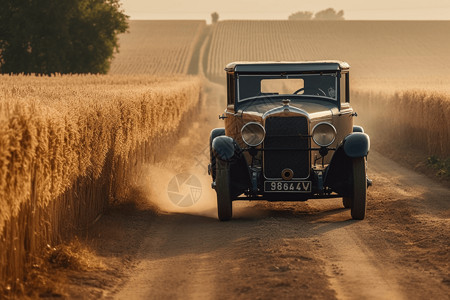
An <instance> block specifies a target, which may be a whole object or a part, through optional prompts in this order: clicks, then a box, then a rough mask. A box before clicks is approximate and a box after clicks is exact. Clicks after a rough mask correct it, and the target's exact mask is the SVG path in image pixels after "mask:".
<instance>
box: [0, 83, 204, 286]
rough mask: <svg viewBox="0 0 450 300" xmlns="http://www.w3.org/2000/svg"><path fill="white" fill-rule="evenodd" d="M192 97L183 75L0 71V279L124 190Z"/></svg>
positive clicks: (173, 131) (193, 88)
mask: <svg viewBox="0 0 450 300" xmlns="http://www.w3.org/2000/svg"><path fill="white" fill-rule="evenodd" d="M200 95H201V81H200V80H199V79H198V78H196V77H186V76H184V77H179V76H178V77H177V76H171V77H153V76H131V75H129V76H118V75H109V76H96V75H84V76H82V75H79V76H77V75H73V76H53V77H37V76H1V77H0V96H1V101H0V266H1V269H0V274H1V278H2V280H1V281H3V280H4V279H5V278H21V277H22V276H23V273H22V272H23V270H24V268H23V267H24V265H25V263H26V262H27V261H29V259H30V257H36V256H39V253H40V252H41V251H42V249H43V247H44V245H46V244H50V245H53V244H54V243H58V242H60V241H61V238H62V237H64V236H67V234H68V233H70V232H73V231H74V228H84V227H86V226H88V225H89V224H90V223H91V222H92V221H93V220H94V219H95V218H96V217H97V216H98V215H99V214H100V213H101V212H102V210H103V209H104V208H105V207H106V206H107V205H108V204H111V203H112V202H117V201H120V199H121V198H123V197H126V191H127V186H129V180H130V178H131V177H130V175H131V173H133V169H134V168H135V167H136V166H139V165H142V164H143V163H144V162H146V161H148V160H151V159H152V157H153V158H154V157H155V156H156V155H158V151H159V147H160V145H161V144H162V143H164V141H165V140H167V138H170V137H174V136H176V135H177V132H178V129H179V128H180V126H181V124H182V121H183V119H184V118H185V116H186V114H187V113H188V112H189V111H190V110H191V109H193V108H195V106H196V104H197V103H198V101H199V98H200ZM13 282H14V280H13Z"/></svg>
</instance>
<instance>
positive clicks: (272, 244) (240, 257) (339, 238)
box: [103, 85, 450, 299]
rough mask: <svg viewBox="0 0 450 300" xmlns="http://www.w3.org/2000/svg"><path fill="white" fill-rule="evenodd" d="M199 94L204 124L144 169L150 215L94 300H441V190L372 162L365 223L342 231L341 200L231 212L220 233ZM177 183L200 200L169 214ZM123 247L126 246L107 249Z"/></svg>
mask: <svg viewBox="0 0 450 300" xmlns="http://www.w3.org/2000/svg"><path fill="white" fill-rule="evenodd" d="M207 92H208V95H209V98H208V101H209V102H207V103H206V105H207V107H208V109H207V110H208V111H209V112H210V114H209V115H202V118H203V119H199V120H197V122H198V123H196V124H194V128H193V129H192V130H190V131H189V133H188V134H187V136H188V137H186V138H184V139H181V140H180V143H179V144H178V145H177V146H175V147H174V149H172V151H171V152H170V154H169V156H168V158H167V160H166V161H165V162H161V163H160V164H158V165H154V166H149V171H148V178H144V180H143V185H142V190H141V194H142V195H144V197H146V199H147V200H149V201H152V202H153V205H156V206H158V207H159V209H160V210H159V213H157V214H151V215H149V216H148V219H147V218H141V219H140V221H138V223H133V224H134V225H130V226H137V227H139V228H140V231H139V232H140V233H139V234H138V235H137V236H131V235H130V239H131V240H132V241H133V240H134V241H136V240H137V239H138V240H140V241H141V243H140V245H139V247H138V248H137V249H135V254H134V256H133V258H132V260H133V261H134V262H135V264H133V266H132V267H131V268H130V270H127V271H125V274H126V280H124V281H123V284H122V285H121V286H119V287H111V288H110V289H109V290H107V291H106V293H104V294H103V296H106V297H107V298H109V297H112V298H115V299H179V298H183V299H205V298H206V299H212V298H218V299H225V298H251V299H253V298H256V299H258V298H261V299H269V298H275V297H277V298H296V299H298V298H308V299H309V298H319V299H323V298H326V299H330V298H338V299H425V298H428V299H431V298H433V299H448V297H449V295H450V287H449V285H450V277H449V271H450V269H449V261H450V257H449V236H450V234H449V233H450V231H449V228H450V221H449V220H450V218H449V217H450V209H449V208H450V198H449V197H450V196H449V195H450V190H449V189H448V188H446V187H443V186H441V185H438V184H436V183H434V182H433V181H431V180H429V179H427V178H425V177H423V176H422V175H419V174H416V173H414V172H412V171H410V170H408V169H405V168H403V167H401V166H399V165H398V164H397V163H395V162H393V161H391V160H389V159H386V158H384V157H383V155H382V154H381V153H378V152H375V151H372V152H371V153H370V155H369V176H370V177H371V178H372V179H373V181H374V186H373V187H371V188H370V189H369V195H368V197H369V198H368V211H367V218H366V220H364V221H353V220H351V218H350V211H349V210H348V209H344V208H343V206H342V203H341V201H340V199H331V200H310V201H308V202H304V203H268V202H236V203H235V206H234V212H235V213H234V219H233V220H232V221H231V222H223V223H221V222H218V221H217V218H216V208H215V194H214V193H213V192H212V191H211V190H210V187H209V184H210V181H209V178H208V176H207V174H206V171H205V169H204V167H205V165H206V164H207V162H208V159H207V155H206V154H207V152H206V151H205V149H203V148H204V147H203V146H204V145H205V142H204V141H205V138H207V134H208V132H209V130H210V128H211V126H210V125H214V124H217V122H218V121H215V119H216V118H217V115H218V114H219V113H220V110H221V109H220V108H219V106H216V105H215V103H216V100H217V99H216V98H221V97H223V90H221V89H220V87H217V86H215V85H210V86H209V87H208V90H207ZM208 103H209V104H208ZM216 109H217V111H216ZM219 124H220V123H219ZM205 135H206V136H205ZM192 141H196V142H195V143H193V142H192ZM196 143H197V144H196ZM199 145H202V146H199ZM180 153H183V154H182V155H180ZM188 157H190V159H188ZM193 157H194V158H195V159H192V158H193ZM169 170H170V171H169ZM183 172H184V173H185V174H187V173H189V174H191V175H194V176H195V177H196V178H198V179H199V181H200V183H201V184H200V185H201V196H199V197H198V199H197V201H193V202H192V203H191V204H190V205H188V207H179V206H177V205H176V204H175V202H174V201H173V199H172V198H171V197H170V193H168V190H169V192H170V188H169V187H168V182H170V180H171V178H173V176H175V175H176V174H179V173H183ZM155 178H156V179H155ZM179 192H180V193H183V192H182V190H180V191H179ZM194 200H195V199H194ZM194 202H195V203H194ZM144 207H145V205H144ZM144 211H145V208H144ZM139 222H140V223H139ZM127 224H128V223H127ZM129 243H130V240H129V239H126V238H125V239H122V240H121V242H117V243H115V244H114V247H115V248H116V249H117V248H118V249H120V248H124V247H129ZM125 244H126V245H128V246H125ZM122 271H123V270H122Z"/></svg>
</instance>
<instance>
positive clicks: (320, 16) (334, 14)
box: [288, 8, 345, 20]
mask: <svg viewBox="0 0 450 300" xmlns="http://www.w3.org/2000/svg"><path fill="white" fill-rule="evenodd" d="M288 19H289V20H345V19H344V11H343V10H340V11H335V10H334V9H333V8H327V9H324V10H321V11H319V12H317V13H315V14H314V13H313V12H311V11H298V12H296V13H293V14H291V15H290V16H289V17H288Z"/></svg>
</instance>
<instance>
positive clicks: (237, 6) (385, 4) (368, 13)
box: [121, 0, 450, 22]
mask: <svg viewBox="0 0 450 300" xmlns="http://www.w3.org/2000/svg"><path fill="white" fill-rule="evenodd" d="M121 2H122V4H123V8H124V10H125V12H126V14H128V15H129V16H130V17H131V19H160V20H161V19H206V20H208V22H209V21H210V19H211V17H210V15H211V13H212V12H215V11H216V12H217V13H218V14H219V16H220V19H221V20H224V19H287V17H288V16H289V15H290V14H292V13H294V12H297V11H311V12H317V11H320V10H323V9H326V8H329V7H332V8H334V9H335V10H341V9H342V10H344V12H345V14H344V17H345V19H347V20H449V19H450V1H449V0H429V1H419V0H396V1H392V0H378V1H360V0H342V1H334V0H318V1H298V0H281V1H272V0H245V1H241V0H228V1H218V0H195V1H185V0H165V1H148V0H122V1H121Z"/></svg>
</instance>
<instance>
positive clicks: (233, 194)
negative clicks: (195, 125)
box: [208, 61, 371, 221]
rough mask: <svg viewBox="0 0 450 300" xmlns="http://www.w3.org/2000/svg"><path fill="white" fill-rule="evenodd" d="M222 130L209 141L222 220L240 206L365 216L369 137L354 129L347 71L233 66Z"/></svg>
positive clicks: (336, 64) (297, 65)
mask: <svg viewBox="0 0 450 300" xmlns="http://www.w3.org/2000/svg"><path fill="white" fill-rule="evenodd" d="M225 71H226V73H227V97H228V98H227V107H226V110H225V113H224V114H222V116H219V118H221V119H223V120H224V121H225V127H224V128H216V129H213V130H212V132H211V136H210V154H211V157H210V159H211V162H210V165H209V168H208V169H209V173H210V175H211V176H212V181H213V182H212V188H213V189H215V190H216V193H217V210H218V217H219V220H221V221H225V220H229V219H231V218H232V207H233V206H232V203H233V201H235V200H269V201H305V200H308V199H314V198H317V199H322V198H342V199H343V200H342V201H343V205H344V207H345V208H350V209H351V216H352V218H353V219H356V220H362V219H364V217H365V214H366V190H367V187H368V186H369V185H371V181H370V180H369V179H368V178H367V177H366V161H367V154H368V153H369V148H370V140H369V136H368V135H367V134H365V133H364V130H363V128H362V127H360V126H354V125H353V118H354V117H356V116H357V114H356V112H354V111H353V108H352V107H351V105H350V95H349V65H348V64H347V63H346V62H341V61H313V62H234V63H230V64H228V65H227V66H226V68H225Z"/></svg>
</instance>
